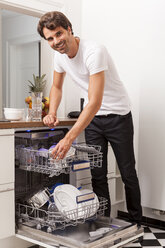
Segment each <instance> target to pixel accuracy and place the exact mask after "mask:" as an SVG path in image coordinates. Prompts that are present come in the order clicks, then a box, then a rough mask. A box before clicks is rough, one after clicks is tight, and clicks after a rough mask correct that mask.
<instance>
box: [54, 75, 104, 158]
mask: <svg viewBox="0 0 165 248" xmlns="http://www.w3.org/2000/svg"><path fill="white" fill-rule="evenodd" d="M103 91H104V71H102V72H99V73H96V74H94V75H91V76H90V79H89V88H88V99H89V102H88V104H87V105H86V106H85V108H84V109H83V111H82V112H81V114H80V116H79V118H78V120H77V121H76V123H75V124H74V126H73V127H72V128H71V129H70V131H69V132H68V133H67V134H66V135H65V137H64V138H63V139H62V140H61V141H60V142H59V143H58V144H57V145H56V147H55V149H54V150H53V152H52V154H53V156H54V158H57V157H58V158H64V157H65V155H66V153H67V151H68V150H69V148H70V146H71V145H72V142H73V141H74V140H75V138H76V137H77V136H78V135H79V134H80V133H81V132H82V131H83V130H84V129H85V128H86V127H87V126H88V124H89V123H90V122H91V121H92V119H93V118H94V116H95V114H96V113H97V111H98V110H99V109H100V106H101V103H102V97H103Z"/></svg>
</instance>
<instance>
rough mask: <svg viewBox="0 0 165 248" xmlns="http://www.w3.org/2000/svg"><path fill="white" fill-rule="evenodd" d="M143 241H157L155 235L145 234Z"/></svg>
mask: <svg viewBox="0 0 165 248" xmlns="http://www.w3.org/2000/svg"><path fill="white" fill-rule="evenodd" d="M143 239H156V237H155V234H154V233H144V236H143Z"/></svg>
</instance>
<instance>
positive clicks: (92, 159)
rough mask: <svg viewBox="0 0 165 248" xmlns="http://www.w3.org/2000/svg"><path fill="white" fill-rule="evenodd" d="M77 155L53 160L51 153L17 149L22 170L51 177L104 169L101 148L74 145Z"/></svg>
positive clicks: (25, 148)
mask: <svg viewBox="0 0 165 248" xmlns="http://www.w3.org/2000/svg"><path fill="white" fill-rule="evenodd" d="M73 148H74V149H75V153H74V154H73V155H69V156H67V157H65V158H64V159H62V160H57V159H53V158H52V156H51V151H50V150H47V151H45V150H44V151H40V150H35V149H33V148H29V147H22V148H21V147H18V148H17V147H16V155H17V157H18V158H19V167H20V169H23V170H27V171H34V172H39V173H43V174H47V175H49V176H50V177H53V176H59V175H60V174H61V173H65V174H69V173H70V171H71V170H72V171H78V170H84V169H89V168H91V169H92V168H94V167H102V153H101V152H100V149H101V147H100V146H94V145H86V144H83V145H82V144H81V145H74V146H73Z"/></svg>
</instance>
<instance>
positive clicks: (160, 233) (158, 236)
mask: <svg viewBox="0 0 165 248" xmlns="http://www.w3.org/2000/svg"><path fill="white" fill-rule="evenodd" d="M124 247H125V248H126V247H129V248H135V247H144V248H154V247H155V248H161V247H162V248H165V230H160V229H155V228H152V227H144V236H143V241H141V242H138V241H135V242H134V243H132V244H129V245H125V246H124Z"/></svg>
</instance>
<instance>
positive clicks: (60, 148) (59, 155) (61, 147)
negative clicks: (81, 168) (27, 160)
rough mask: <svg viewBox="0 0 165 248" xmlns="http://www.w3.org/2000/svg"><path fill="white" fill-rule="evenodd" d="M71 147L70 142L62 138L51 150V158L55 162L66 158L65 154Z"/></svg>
mask: <svg viewBox="0 0 165 248" xmlns="http://www.w3.org/2000/svg"><path fill="white" fill-rule="evenodd" d="M71 145H72V142H71V141H70V140H69V139H67V138H66V137H64V138H63V139H62V140H60V141H59V142H58V144H57V145H56V146H55V148H54V149H53V150H52V157H53V158H55V159H57V160H59V159H63V158H64V157H65V156H66V154H67V152H68V151H69V149H70V147H71Z"/></svg>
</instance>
